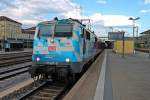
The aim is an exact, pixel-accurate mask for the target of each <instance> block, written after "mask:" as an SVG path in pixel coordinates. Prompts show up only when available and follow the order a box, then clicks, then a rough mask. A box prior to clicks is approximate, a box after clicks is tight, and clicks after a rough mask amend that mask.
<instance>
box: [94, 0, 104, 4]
mask: <svg viewBox="0 0 150 100" xmlns="http://www.w3.org/2000/svg"><path fill="white" fill-rule="evenodd" d="M96 2H97V3H98V4H106V3H107V1H106V0H97V1H96Z"/></svg>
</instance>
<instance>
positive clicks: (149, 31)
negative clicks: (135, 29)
mask: <svg viewBox="0 0 150 100" xmlns="http://www.w3.org/2000/svg"><path fill="white" fill-rule="evenodd" d="M140 34H150V29H149V30H147V31H144V32H142V33H140Z"/></svg>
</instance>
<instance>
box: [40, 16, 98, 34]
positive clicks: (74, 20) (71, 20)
mask: <svg viewBox="0 0 150 100" xmlns="http://www.w3.org/2000/svg"><path fill="white" fill-rule="evenodd" d="M56 22H57V23H58V24H72V23H74V22H76V23H78V24H80V25H81V26H82V27H83V28H84V29H86V30H87V31H88V32H90V33H93V34H94V35H95V33H94V32H93V31H91V30H90V29H87V28H86V25H84V24H83V23H81V21H79V20H78V19H72V18H69V19H61V20H51V21H44V22H41V23H39V24H38V25H42V24H55V23H56ZM95 36H96V35H95Z"/></svg>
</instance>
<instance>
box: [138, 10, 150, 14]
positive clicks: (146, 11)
mask: <svg viewBox="0 0 150 100" xmlns="http://www.w3.org/2000/svg"><path fill="white" fill-rule="evenodd" d="M140 12H141V13H150V9H143V10H141V11H140Z"/></svg>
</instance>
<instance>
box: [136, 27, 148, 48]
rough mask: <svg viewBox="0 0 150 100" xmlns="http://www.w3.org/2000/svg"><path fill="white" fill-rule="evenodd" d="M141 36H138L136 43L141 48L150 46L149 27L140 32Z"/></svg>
mask: <svg viewBox="0 0 150 100" xmlns="http://www.w3.org/2000/svg"><path fill="white" fill-rule="evenodd" d="M140 34H141V36H140V37H139V38H138V43H139V44H140V46H141V47H142V48H150V29H149V30H147V31H144V32H142V33H140Z"/></svg>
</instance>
